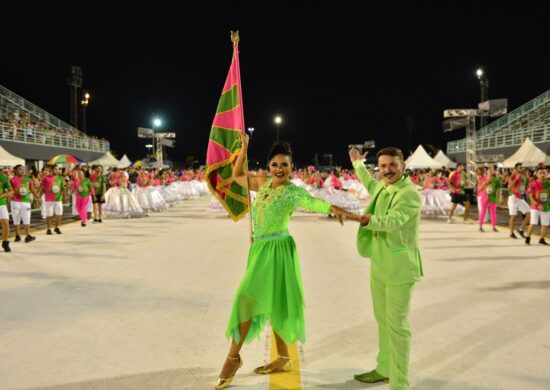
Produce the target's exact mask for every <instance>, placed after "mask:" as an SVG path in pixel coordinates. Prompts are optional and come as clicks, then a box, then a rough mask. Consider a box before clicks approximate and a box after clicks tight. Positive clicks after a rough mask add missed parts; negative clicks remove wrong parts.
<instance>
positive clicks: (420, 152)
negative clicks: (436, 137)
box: [405, 145, 443, 169]
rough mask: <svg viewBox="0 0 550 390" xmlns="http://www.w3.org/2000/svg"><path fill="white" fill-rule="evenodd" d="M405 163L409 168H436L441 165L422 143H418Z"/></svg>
mask: <svg viewBox="0 0 550 390" xmlns="http://www.w3.org/2000/svg"><path fill="white" fill-rule="evenodd" d="M405 164H406V165H407V168H409V169H427V168H433V169H438V168H441V167H442V166H443V165H442V164H441V163H440V162H439V161H436V160H434V159H433V158H431V157H430V155H429V154H428V152H426V150H425V149H424V148H423V147H422V145H418V148H416V150H415V151H414V153H413V154H411V156H410V157H409V158H408V159H407V160H406V161H405Z"/></svg>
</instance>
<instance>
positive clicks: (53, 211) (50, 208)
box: [44, 201, 63, 217]
mask: <svg viewBox="0 0 550 390" xmlns="http://www.w3.org/2000/svg"><path fill="white" fill-rule="evenodd" d="M44 204H45V207H46V217H53V216H54V215H63V202H55V201H51V202H45V203H44Z"/></svg>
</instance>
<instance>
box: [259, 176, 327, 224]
mask: <svg viewBox="0 0 550 390" xmlns="http://www.w3.org/2000/svg"><path fill="white" fill-rule="evenodd" d="M297 208H303V209H306V210H308V211H312V212H314V213H322V214H329V213H330V204H329V203H327V202H325V201H324V200H321V199H317V198H315V197H313V196H311V195H310V194H309V192H307V191H306V190H305V189H303V188H301V187H298V186H296V185H295V184H293V183H290V182H289V183H288V184H284V185H281V186H279V187H277V188H271V179H268V180H266V182H265V183H264V185H263V186H262V187H261V188H260V190H259V191H258V194H257V196H256V200H255V201H254V203H253V205H252V216H253V220H254V234H255V235H262V234H267V233H273V232H278V231H282V230H286V229H287V226H288V221H289V220H290V217H291V216H292V213H293V212H294V210H296V209H297Z"/></svg>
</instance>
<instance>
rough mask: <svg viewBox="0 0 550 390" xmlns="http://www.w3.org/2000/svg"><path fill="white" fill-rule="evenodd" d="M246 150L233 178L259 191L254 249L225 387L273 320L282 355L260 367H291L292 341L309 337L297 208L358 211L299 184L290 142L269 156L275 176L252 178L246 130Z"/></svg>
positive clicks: (237, 303) (234, 318)
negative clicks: (291, 225) (295, 231)
mask: <svg viewBox="0 0 550 390" xmlns="http://www.w3.org/2000/svg"><path fill="white" fill-rule="evenodd" d="M240 136H241V142H242V149H241V151H240V153H239V156H238V157H237V161H236V163H235V168H234V171H233V180H235V181H236V182H237V183H238V184H240V185H241V186H243V187H247V186H248V187H249V188H250V189H251V190H252V191H257V196H256V200H255V201H254V204H253V205H252V218H253V222H254V224H253V225H254V234H253V243H252V245H251V247H250V250H249V253H248V263H247V268H246V272H245V275H244V277H243V279H242V281H241V284H240V286H239V288H238V289H237V293H236V294H235V299H234V301H233V308H232V310H231V315H230V318H229V323H228V325H227V331H226V336H227V337H228V338H231V340H232V343H231V348H230V350H229V354H228V355H227V359H226V360H225V363H224V365H223V368H222V370H221V372H220V379H219V380H218V382H217V384H216V386H215V389H216V390H220V389H224V388H226V387H227V386H229V384H231V382H232V381H233V378H234V376H235V373H236V372H237V370H238V369H239V368H240V367H241V366H242V359H241V357H240V355H239V352H240V350H241V347H242V345H243V343H244V342H247V343H248V342H250V341H252V340H253V339H254V338H257V337H259V335H260V333H261V331H262V330H263V328H264V327H265V325H266V323H267V322H268V321H269V322H270V324H271V327H272V329H273V333H274V335H275V340H276V344H277V353H278V358H277V359H275V360H274V361H272V362H271V363H269V364H268V365H265V366H261V367H258V368H256V369H255V370H254V372H256V373H257V374H271V373H275V372H283V371H284V372H287V371H290V370H291V365H290V358H289V354H288V347H287V345H288V344H292V343H294V342H296V341H302V342H303V341H305V326H304V306H305V304H304V292H303V288H302V276H301V273H300V264H299V261H298V254H297V251H296V244H295V243H294V240H293V238H292V236H290V235H289V233H288V230H287V226H288V221H289V219H290V217H291V216H292V213H293V212H294V210H296V209H297V208H303V209H306V210H308V211H312V212H317V213H322V214H327V215H328V214H330V213H332V214H334V215H335V216H336V217H337V218H338V220H339V221H340V223H342V221H343V219H344V218H349V219H353V220H357V218H358V216H357V215H355V214H352V213H350V212H347V211H346V210H344V209H341V208H339V207H337V206H334V205H331V204H329V203H327V202H325V201H324V200H321V199H317V198H314V197H313V196H311V195H310V194H309V192H307V191H306V190H304V189H303V188H300V187H298V186H296V185H294V184H293V183H292V182H291V181H290V179H289V176H290V173H291V172H292V152H291V150H290V146H289V145H288V144H287V143H275V144H274V145H273V147H272V149H271V151H270V152H269V155H268V165H269V172H270V176H271V177H270V178H265V177H259V176H257V177H247V173H246V172H245V170H244V167H243V164H244V162H245V159H246V151H247V148H248V135H247V134H246V133H241V134H240Z"/></svg>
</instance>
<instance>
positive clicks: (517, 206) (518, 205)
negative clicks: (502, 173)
mask: <svg viewBox="0 0 550 390" xmlns="http://www.w3.org/2000/svg"><path fill="white" fill-rule="evenodd" d="M518 210H519V211H521V213H522V214H527V213H529V212H531V207H529V204H528V203H527V202H526V201H525V199H518V198H517V197H516V196H515V195H510V196H509V197H508V212H509V213H510V215H518Z"/></svg>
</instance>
